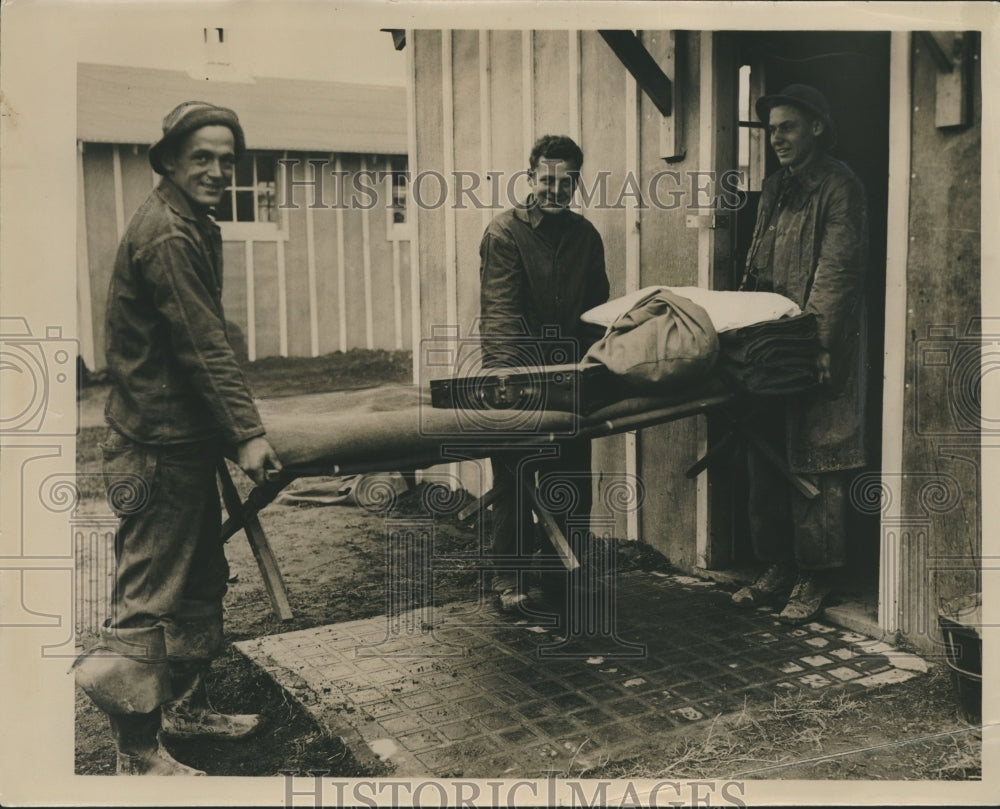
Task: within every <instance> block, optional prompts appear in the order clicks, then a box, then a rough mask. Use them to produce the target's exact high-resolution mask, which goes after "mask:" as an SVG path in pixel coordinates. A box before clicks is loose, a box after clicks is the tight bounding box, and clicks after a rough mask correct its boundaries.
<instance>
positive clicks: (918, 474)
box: [883, 47, 996, 649]
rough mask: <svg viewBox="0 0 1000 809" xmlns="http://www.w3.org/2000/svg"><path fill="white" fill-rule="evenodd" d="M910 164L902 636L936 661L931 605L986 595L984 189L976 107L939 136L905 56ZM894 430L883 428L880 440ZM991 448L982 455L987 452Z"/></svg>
mask: <svg viewBox="0 0 1000 809" xmlns="http://www.w3.org/2000/svg"><path fill="white" fill-rule="evenodd" d="M911 64H912V70H911V76H912V82H913V85H912V99H911V104H912V106H911V110H912V127H911V132H912V154H911V169H910V220H909V233H910V244H909V251H908V260H907V272H906V275H907V279H906V287H907V291H906V298H907V305H906V310H907V319H906V338H907V346H906V351H907V363H906V375H905V383H906V384H905V387H904V405H903V407H904V410H903V415H904V418H903V422H902V424H900V425H895V427H896V428H897V429H901V430H902V431H903V463H902V471H903V472H904V473H905V475H906V478H904V479H903V480H902V481H899V480H887V481H886V483H885V486H886V488H887V489H888V490H889V491H890V492H895V493H896V494H897V495H901V497H900V506H899V517H900V519H899V524H898V525H896V526H886V525H885V522H884V521H883V530H897V531H898V532H899V542H898V548H899V554H900V558H899V559H898V560H884V563H893V564H898V565H899V571H900V575H899V579H900V591H899V606H898V608H899V628H900V629H901V630H902V631H903V632H904V633H905V634H906V635H907V637H908V638H910V639H911V640H912V641H913V642H914V643H915V644H917V645H918V646H920V647H922V648H924V649H931V648H933V645H934V638H936V637H938V633H937V629H936V626H937V621H936V616H937V609H938V599H939V598H947V597H950V596H954V595H958V594H961V593H966V592H970V591H974V590H979V589H981V588H982V586H983V583H982V580H981V574H980V573H979V567H980V565H981V563H982V525H981V512H980V503H981V498H982V494H983V493H982V489H981V482H980V477H979V470H980V455H981V449H980V434H979V431H978V425H979V418H980V413H979V409H980V408H979V385H980V384H981V382H980V373H981V366H980V353H981V349H980V343H979V341H980V339H981V338H980V333H984V334H990V335H993V334H996V327H995V326H991V325H990V323H991V322H993V321H984V322H983V323H982V324H980V323H977V321H976V318H978V317H979V316H980V315H981V298H980V272H981V255H980V215H981V212H980V182H981V179H980V178H981V174H980V172H981V168H980V166H981V156H980V150H981V128H980V126H979V125H978V122H981V120H982V117H981V116H982V106H981V105H982V99H981V95H980V85H979V77H978V75H977V76H976V77H975V81H974V83H973V88H972V92H973V93H974V96H975V104H974V108H973V122H974V123H973V125H972V126H970V127H969V128H967V129H963V130H958V131H948V130H942V129H938V128H937V127H936V126H935V98H936V95H937V68H936V67H935V64H934V62H933V60H932V59H931V58H930V54H929V53H928V52H927V51H926V49H925V48H917V47H915V48H914V50H913V51H912V52H911ZM889 427H890V425H889V424H887V425H886V429H888V428H889ZM984 446H986V444H984Z"/></svg>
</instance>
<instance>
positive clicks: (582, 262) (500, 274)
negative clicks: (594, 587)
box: [479, 135, 609, 611]
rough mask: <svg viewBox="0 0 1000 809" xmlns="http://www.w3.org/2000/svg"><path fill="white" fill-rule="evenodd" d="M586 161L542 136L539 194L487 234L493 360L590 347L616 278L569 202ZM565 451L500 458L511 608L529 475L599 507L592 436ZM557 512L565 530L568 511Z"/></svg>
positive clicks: (483, 324)
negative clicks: (590, 321) (584, 326)
mask: <svg viewBox="0 0 1000 809" xmlns="http://www.w3.org/2000/svg"><path fill="white" fill-rule="evenodd" d="M582 166H583V152H582V151H581V149H580V147H579V146H577V144H576V143H574V142H573V141H572V140H571V139H570V138H568V137H565V136H556V135H545V136H543V137H541V138H539V139H538V141H537V142H536V143H535V145H534V147H533V148H532V150H531V155H530V157H529V174H528V182H529V185H530V187H531V194H530V195H529V196H528V198H527V200H526V202H525V204H524V205H523V206H519V207H515V208H513V209H510V210H506V211H504V212H503V213H501V214H499V215H498V216H496V217H495V218H494V219H493V221H492V222H490V224H489V225H488V226H487V228H486V232H485V233H484V234H483V239H482V243H481V245H480V248H479V255H480V259H481V263H480V281H481V287H480V314H481V320H480V333H481V338H482V346H483V363H484V365H485V366H486V367H494V368H495V367H503V366H518V365H529V364H530V365H538V364H543V365H562V364H566V363H575V362H578V361H579V360H580V358H581V357H582V356H583V354H584V352H585V351H586V349H587V346H586V345H581V344H580V338H581V336H582V335H581V322H580V315H581V314H583V313H584V312H585V311H587V310H588V309H590V308H592V307H594V306H597V305H598V304H601V303H604V302H605V301H606V300H607V299H608V290H609V286H608V277H607V274H606V272H605V268H604V244H603V242H602V241H601V236H600V234H599V233H598V232H597V230H596V228H594V226H593V225H592V224H591V223H590V222H588V221H587V220H586V219H585V218H584V217H582V216H581V215H580V214H578V213H575V212H574V211H570V210H568V206H569V204H570V201H571V200H572V198H573V195H574V193H575V192H576V188H577V184H578V182H579V176H580V168H581V167H582ZM552 334H557V335H558V339H555V340H553V339H552V337H551V336H550V335H552ZM566 353H569V354H570V356H565V354H566ZM558 451H559V454H558V456H556V457H546V458H543V459H539V460H533V461H532V462H530V463H527V462H526V460H525V458H524V456H523V455H519V454H508V455H494V456H493V457H492V458H491V463H492V468H493V490H494V495H495V499H494V501H493V554H494V557H495V560H494V577H493V585H492V586H493V590H494V592H495V593H496V594H497V596H498V598H499V600H500V606H501V608H502V609H503V610H505V611H512V610H515V609H517V607H518V606H519V605H521V604H522V603H524V602H525V601H526V600H527V598H528V595H527V588H526V586H525V581H524V578H525V576H524V570H523V568H524V567H525V566H526V563H527V562H528V560H529V559H530V557H531V554H532V552H533V550H534V541H535V537H534V530H533V525H532V520H531V511H530V509H528V508H522V509H520V510H518V508H517V504H518V501H519V500H520V499H522V498H519V496H518V494H519V492H518V486H519V485H523V484H521V481H524V480H525V479H526V476H527V477H530V479H531V480H532V481H533V479H534V476H535V475H536V473H537V475H538V476H539V479H541V478H542V477H543V476H553V475H554V476H564V477H563V479H562V482H563V483H564V484H565V485H566V486H568V487H570V488H571V490H572V492H573V495H574V496H573V497H572V498H570V499H572V500H573V501H574V503H573V505H572V506H571V509H572V511H573V512H575V514H576V516H578V517H584V518H586V517H588V516H589V514H590V505H591V481H590V441H589V440H587V439H582V440H575V441H574V440H572V439H569V440H566V441H562V442H559V444H558ZM519 467H520V468H519ZM550 479H551V478H550ZM555 516H556V522H557V523H558V524H559V526H560V529H561V530H563V533H564V534H565V533H566V531H565V527H566V519H567V517H568V516H570V515H569V512H568V511H566V512H563V513H561V514H557V515H555ZM518 559H521V560H523V561H518Z"/></svg>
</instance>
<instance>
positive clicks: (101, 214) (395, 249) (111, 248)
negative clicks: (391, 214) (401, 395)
mask: <svg viewBox="0 0 1000 809" xmlns="http://www.w3.org/2000/svg"><path fill="white" fill-rule="evenodd" d="M147 154H148V148H147V147H146V146H141V145H128V144H103V143H86V144H83V145H82V156H81V161H82V174H83V189H82V205H83V212H82V216H81V219H82V222H83V223H84V230H83V231H82V232H81V234H80V239H81V251H85V253H83V254H85V255H86V262H83V261H81V262H80V265H81V266H80V268H79V271H80V272H87V273H88V274H89V279H88V280H89V284H82V283H81V284H80V285H79V287H80V289H81V290H84V293H85V294H86V291H87V288H88V286H89V301H87V302H86V305H87V306H89V307H90V312H89V314H90V317H89V320H90V323H89V330H90V335H89V336H90V338H91V340H92V345H93V349H92V355H91V356H85V357H84V361H85V362H86V363H87V365H88V367H90V368H91V370H100V369H102V368H104V366H105V357H104V317H105V307H106V297H107V289H108V282H109V280H110V276H111V270H112V267H113V264H114V256H115V252H116V250H117V245H118V242H119V240H120V238H121V235H122V228H123V227H124V226H125V225H127V223H128V221H129V219H130V218H131V216H132V214H133V213H134V212H135V210H136V208H138V206H139V205H140V204H141V203H142V201H143V200H144V199H145V198H146V196H147V195H148V194H149V192H150V190H151V189H152V188H153V183H154V179H155V178H154V175H153V172H152V170H151V169H150V167H149V162H148V159H147ZM300 156H301V157H302V160H301V161H297V162H296V163H295V164H294V166H293V169H292V178H293V180H295V181H296V182H302V181H306V180H310V179H312V168H311V167H310V166H309V164H308V163H307V162H306V161H307V160H308V159H317V160H323V161H325V162H324V165H323V166H322V167H321V170H322V172H324V174H325V176H323V177H321V178H320V181H321V182H322V183H323V203H324V207H319V208H312V207H310V205H311V203H312V202H313V191H312V189H311V188H308V187H299V188H297V189H296V190H295V196H294V202H295V203H296V205H297V206H298V207H296V208H294V209H289V210H284V211H281V212H280V223H279V224H280V227H279V228H278V229H277V230H274V231H270V232H267V231H266V229H265V230H262V231H260V232H259V233H258V234H251V236H250V238H249V239H247V240H244V239H242V238H241V239H238V240H230V239H228V238H227V239H226V241H225V243H224V245H223V262H224V267H225V281H224V285H223V305H224V307H225V309H226V316H227V318H228V319H229V320H231V321H232V322H234V323H236V324H237V325H238V326H239V327H240V329H241V330H242V331H243V335H244V338H245V339H246V340H247V342H248V344H249V345H248V348H249V353H250V357H251V359H260V358H263V357H270V356H279V355H287V356H293V357H303V356H313V355H317V354H326V353H329V352H331V351H347V350H350V349H352V348H374V349H386V350H395V349H397V348H398V349H409V348H411V346H412V327H411V323H412V315H411V309H412V294H411V291H410V250H409V241H408V238H407V235H406V231H405V229H404V230H402V231H400V230H399V229H396V231H392V230H391V229H390V225H389V220H388V213H387V211H386V208H385V203H386V199H387V197H386V190H387V187H386V186H382V187H380V188H379V189H378V198H377V199H373V198H372V196H371V195H370V194H367V193H364V192H357V191H354V190H353V188H354V181H353V180H354V176H355V175H356V174H357V172H359V171H361V170H363V169H367V170H370V171H377V170H384V169H385V168H386V165H387V164H386V160H387V158H386V157H385V156H383V155H357V154H340V155H335V154H331V153H329V152H325V153H322V152H316V153H303V154H301V155H300ZM334 169H340V170H343V171H346V172H348V176H347V177H346V178H345V179H344V181H343V182H344V185H345V187H346V192H345V193H343V194H340V195H339V194H338V191H337V187H336V186H337V182H336V180H335V178H334V176H333V174H332V172H333V171H334ZM374 184H375V182H374V179H372V180H371V181H369V180H367V179H366V180H365V185H366V186H370V185H374ZM338 204H342V206H343V208H344V209H342V210H337V207H336V206H337V205H338ZM363 205H364V206H372V207H370V210H367V211H365V210H362V207H361V206H363ZM408 213H409V214H410V215H412V213H413V212H412V211H410V212H408ZM223 228H224V233H223V235H224V237H225V233H226V231H225V225H223ZM244 232H246V231H244ZM83 305H84V302H83V301H81V306H83ZM282 305H283V308H284V311H282ZM80 320H81V328H88V324H87V322H86V321H87V318H84V317H81V318H80ZM88 343H89V341H88V340H87V339H83V340H81V345H84V346H86V345H88Z"/></svg>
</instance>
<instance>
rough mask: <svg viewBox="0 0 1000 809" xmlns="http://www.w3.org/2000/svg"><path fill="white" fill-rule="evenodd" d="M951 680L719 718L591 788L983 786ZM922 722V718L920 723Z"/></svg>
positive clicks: (804, 698) (791, 700) (797, 697)
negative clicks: (694, 782)
mask: <svg viewBox="0 0 1000 809" xmlns="http://www.w3.org/2000/svg"><path fill="white" fill-rule="evenodd" d="M944 688H947V674H946V673H945V672H943V671H934V672H932V673H930V674H928V675H925V676H924V677H918V678H915V679H914V680H911V681H910V682H908V683H903V684H897V685H894V686H893V687H891V688H885V689H875V690H871V691H868V690H865V691H860V692H853V693H851V692H845V691H842V690H840V689H837V690H830V691H823V692H820V693H819V694H816V693H815V692H799V693H796V694H791V695H789V696H786V697H783V698H779V699H776V700H775V701H774V702H773V703H771V704H770V705H764V706H754V707H747V706H744V708H743V710H742V711H740V712H738V713H735V714H730V715H728V716H719V717H716V719H715V720H714V721H713V722H712V723H710V724H709V725H708V727H707V729H706V730H704V731H701V732H687V733H684V734H681V735H679V736H678V738H677V740H676V741H675V742H674V743H673V744H672V745H671V746H669V747H667V748H666V749H658V750H655V751H652V750H649V751H643V752H641V753H639V754H637V755H633V756H631V757H629V758H625V759H619V760H616V761H610V762H605V763H603V764H602V765H601V766H600V767H597V768H594V769H592V770H591V771H589V772H587V773H585V774H581V775H582V776H583V777H587V778H665V777H669V778H699V779H736V780H748V779H785V778H791V779H888V780H909V779H915V778H923V779H937V780H975V779H978V778H980V777H981V751H980V745H981V741H982V734H981V731H980V729H978V728H972V727H967V726H965V725H963V724H962V723H960V722H956V721H955V716H954V714H953V712H952V711H950V710H948V709H947V708H943V707H942V706H947V705H948V702H947V700H946V699H945V700H942V699H941V698H940V694H939V692H941V691H942V689H944ZM914 717H919V718H916V719H915V718H914Z"/></svg>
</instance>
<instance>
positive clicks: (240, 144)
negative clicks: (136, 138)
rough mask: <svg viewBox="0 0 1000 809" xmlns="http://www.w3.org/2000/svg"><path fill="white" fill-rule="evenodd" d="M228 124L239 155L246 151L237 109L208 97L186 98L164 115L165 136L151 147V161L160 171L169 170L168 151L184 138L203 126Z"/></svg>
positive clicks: (155, 169)
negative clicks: (190, 99)
mask: <svg viewBox="0 0 1000 809" xmlns="http://www.w3.org/2000/svg"><path fill="white" fill-rule="evenodd" d="M214 125H216V126H228V127H229V128H230V129H231V130H232V132H233V140H234V141H235V151H236V159H237V160H239V159H240V158H241V157H242V156H243V152H244V151H246V140H245V139H244V137H243V127H242V126H240V119H239V118H237V117H236V113H235V112H233V111H232V110H231V109H229V108H228V107H218V106H216V105H215V104H209V103H208V102H207V101H185V102H183V103H181V104H178V105H177V106H176V107H174V108H173V109H172V110H171V111H170V112H168V113H167V116H166V117H165V118H164V119H163V137H162V138H160V139H159V140H158V141H157V142H156V143H154V144H153V145H152V146H151V147H150V149H149V164H150V165H151V166H152V167H153V171H155V172H156V173H157V174H165V173H166V169H165V168H164V166H163V156H164V153H165V152H167V151H168V149H170V148H171V147H173V146H174V145H175V144H176V143H178V142H179V141H180V140H181V139H182V138H184V137H185V136H186V135H189V134H190V133H192V132H194V131H195V130H196V129H201V127H203V126H214Z"/></svg>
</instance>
